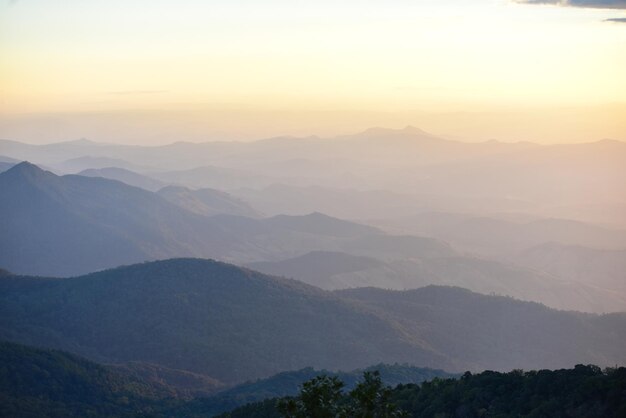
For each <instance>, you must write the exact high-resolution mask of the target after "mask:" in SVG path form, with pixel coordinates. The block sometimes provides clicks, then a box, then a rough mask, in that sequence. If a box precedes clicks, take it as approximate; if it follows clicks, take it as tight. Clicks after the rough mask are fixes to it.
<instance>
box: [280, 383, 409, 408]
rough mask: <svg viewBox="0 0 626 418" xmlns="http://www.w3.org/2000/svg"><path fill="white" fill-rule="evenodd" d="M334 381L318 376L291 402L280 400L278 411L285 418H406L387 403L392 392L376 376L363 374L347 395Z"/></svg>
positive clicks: (305, 384)
mask: <svg viewBox="0 0 626 418" xmlns="http://www.w3.org/2000/svg"><path fill="white" fill-rule="evenodd" d="M343 387H344V384H343V382H342V381H341V380H339V379H338V378H336V377H328V376H325V375H322V376H318V377H316V378H314V379H312V380H309V381H308V382H305V383H304V384H303V385H302V389H301V390H300V393H299V394H298V396H296V397H295V398H287V399H282V400H280V401H279V402H278V405H277V407H278V410H279V412H280V413H281V414H282V415H283V417H285V418H396V417H403V416H406V415H405V414H404V412H402V411H401V410H400V409H399V408H398V407H396V406H395V405H394V404H392V403H391V401H390V398H391V394H392V391H391V389H390V388H388V387H386V386H384V385H383V383H382V380H381V378H380V373H379V372H378V371H375V372H365V373H364V374H363V381H362V382H361V383H359V384H358V385H357V386H356V387H355V388H354V389H353V390H352V391H351V392H350V393H349V394H347V395H346V394H344V393H343V392H342V389H343Z"/></svg>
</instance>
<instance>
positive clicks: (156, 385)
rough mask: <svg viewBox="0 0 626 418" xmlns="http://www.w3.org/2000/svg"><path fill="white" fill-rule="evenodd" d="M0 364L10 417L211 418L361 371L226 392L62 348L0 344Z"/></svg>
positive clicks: (393, 369)
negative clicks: (102, 361) (312, 381)
mask: <svg viewBox="0 0 626 418" xmlns="http://www.w3.org/2000/svg"><path fill="white" fill-rule="evenodd" d="M0 364H2V365H3V367H2V368H1V369H0V416H3V417H12V418H22V417H67V416H81V417H82V416H90V417H112V416H115V417H122V416H128V417H131V416H133V417H134V416H144V417H173V416H181V417H182V416H185V417H189V416H202V417H210V416H214V415H216V414H219V413H223V412H226V411H229V410H231V409H234V408H237V407H239V406H242V405H245V404H246V403H249V402H255V401H262V400H264V399H269V398H276V397H280V396H293V395H295V394H296V393H297V391H298V388H299V386H300V385H301V384H302V383H304V382H305V381H307V380H309V379H311V378H313V377H315V376H317V375H319V374H322V373H323V374H328V375H333V376H337V377H338V378H340V379H342V380H343V381H345V382H347V383H348V387H354V385H356V383H357V381H358V379H359V378H360V376H361V375H362V373H363V372H364V370H355V371H352V372H335V373H333V372H327V371H319V370H318V371H316V370H313V369H312V368H307V369H303V370H299V371H294V372H283V373H280V374H278V375H276V376H272V377H270V378H268V379H263V380H257V381H255V382H250V383H245V384H242V385H238V386H235V387H230V388H227V389H225V388H224V386H223V385H217V384H213V385H212V386H211V387H210V388H209V385H207V382H209V381H211V379H210V378H208V377H206V376H201V375H193V376H191V377H190V376H189V375H190V374H189V373H185V372H182V371H179V370H170V369H164V368H162V367H160V366H156V365H151V364H143V365H141V371H138V366H137V365H136V364H123V365H101V364H98V363H94V362H92V361H89V360H86V359H84V358H82V357H79V356H76V355H74V354H69V353H67V352H63V351H58V350H47V349H38V348H33V347H29V346H24V345H20V344H14V343H8V342H0ZM148 370H150V372H148ZM367 370H376V371H379V372H380V373H381V377H382V379H383V381H384V382H385V383H386V384H388V385H393V386H395V385H397V384H408V383H413V384H415V383H421V382H423V381H427V380H431V379H433V378H436V377H439V378H448V377H453V376H454V375H451V374H449V373H446V372H444V371H441V370H433V369H425V368H417V367H412V366H407V365H384V364H380V365H377V366H374V367H371V368H368V369H366V370H365V371H367ZM213 383H215V382H213ZM192 395H195V397H193V398H192ZM192 399H193V400H192Z"/></svg>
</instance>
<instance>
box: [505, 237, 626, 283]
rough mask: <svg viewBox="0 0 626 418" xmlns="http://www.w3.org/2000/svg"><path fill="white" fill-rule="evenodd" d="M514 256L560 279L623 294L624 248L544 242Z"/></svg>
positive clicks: (625, 254)
mask: <svg viewBox="0 0 626 418" xmlns="http://www.w3.org/2000/svg"><path fill="white" fill-rule="evenodd" d="M515 260H516V261H517V262H518V263H520V264H522V265H525V266H530V267H533V268H535V269H537V270H539V271H545V272H548V273H550V274H553V275H555V276H557V277H561V278H563V279H569V280H577V281H579V282H581V283H586V284H589V285H593V286H598V287H602V288H605V289H612V290H615V291H619V292H620V293H622V294H626V250H598V249H594V248H586V247H582V246H574V245H562V244H557V243H548V244H543V245H539V246H536V247H532V248H529V249H527V250H525V251H523V252H522V253H521V254H519V255H518V256H517V257H516V258H515Z"/></svg>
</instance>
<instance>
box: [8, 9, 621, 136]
mask: <svg viewBox="0 0 626 418" xmlns="http://www.w3.org/2000/svg"><path fill="white" fill-rule="evenodd" d="M582 3H584V1H583V2H582ZM587 3H593V0H589V1H587ZM601 3H602V1H600V2H598V4H601ZM605 3H606V2H605ZM613 3H615V4H617V6H616V8H615V9H606V8H601V9H595V8H588V7H584V8H582V7H567V6H563V5H532V4H519V3H515V2H513V1H509V0H432V1H431V0H425V1H420V0H413V1H409V0H386V1H382V0H381V1H373V0H359V1H356V0H344V1H342V0H334V1H330V0H318V1H298V0H264V1H262V0H256V1H255V0H231V1H226V0H219V1H218V0H204V1H203V0H178V1H164V0H109V1H96V0H65V1H60V0H58V1H57V0H46V1H40V0H39V1H36V0H19V1H15V0H13V1H6V0H0V117H1V119H0V123H4V124H5V125H4V126H5V131H6V132H7V133H5V132H2V131H0V134H1V135H0V136H3V137H6V136H7V135H9V136H11V135H13V136H19V135H18V134H15V133H16V132H23V130H22V131H20V129H17V128H19V126H18V125H19V123H20V121H26V120H27V119H24V118H25V115H30V116H32V115H58V114H64V115H69V114H74V113H81V114H84V113H92V114H93V113H94V112H95V113H98V114H105V113H106V114H111V113H113V114H119V113H124V112H126V113H128V112H130V111H138V110H141V111H152V112H157V113H159V114H163V112H166V111H167V110H173V111H175V113H176V112H177V114H179V113H180V112H181V111H184V110H185V109H196V110H197V109H212V110H207V112H209V113H210V112H211V111H213V114H212V116H211V117H210V118H209V119H210V120H211V121H212V122H211V126H206V125H202V126H196V127H192V128H193V129H192V130H193V132H195V133H198V135H199V136H198V138H201V137H202V133H203V132H206V133H207V135H208V133H209V132H223V131H229V132H230V133H231V134H232V135H234V136H237V135H239V136H240V137H246V138H247V137H254V136H255V135H256V136H263V135H266V134H272V133H275V134H279V133H284V134H306V133H309V132H310V133H320V134H339V133H346V132H345V131H347V130H351V129H357V128H360V127H367V126H373V125H376V124H379V123H382V124H385V123H387V124H390V125H403V124H415V125H420V126H421V127H423V128H425V129H428V128H429V127H430V128H431V129H433V128H434V129H436V130H438V131H439V132H437V133H441V134H450V135H452V136H455V137H459V138H461V139H463V138H465V139H471V140H478V139H490V138H491V137H493V136H494V135H495V136H497V137H498V138H497V139H502V140H522V139H524V140H537V141H547V142H550V141H552V142H554V141H557V142H558V141H566V140H568V139H569V140H572V141H581V140H585V138H588V139H589V140H596V139H600V138H602V137H608V136H610V137H615V139H625V140H626V126H625V122H623V121H624V120H626V112H625V110H624V109H625V107H624V106H623V104H624V103H626V76H625V74H626V23H616V22H607V21H605V20H606V19H620V18H624V17H626V11H625V10H624V7H625V6H624V2H623V1H620V0H616V1H614V2H613ZM194 111H195V110H194ZM215 111H219V112H222V113H223V112H227V113H228V115H229V117H228V118H227V119H228V123H224V121H221V122H220V118H219V117H217V116H216V115H215ZM255 112H256V114H258V115H259V117H261V116H262V115H270V114H271V115H276V114H289V115H291V116H290V117H288V118H287V119H288V120H287V121H286V122H287V123H286V124H285V126H284V127H283V128H282V130H281V128H280V127H278V126H274V128H272V129H273V130H272V129H267V127H265V128H261V126H262V125H263V124H262V123H261V124H260V123H256V124H254V123H251V122H250V121H251V120H254V118H251V117H250V116H249V115H250V113H252V114H254V113H255ZM281 112H282V113H281ZM207 114H208V113H207ZM244 114H245V115H248V116H245V117H244V116H237V115H244ZM355 114H358V115H361V116H358V117H357V116H354V115H355ZM468 114H470V115H472V114H479V115H480V116H479V117H478V118H477V119H476V120H475V121H474V122H472V121H471V119H472V118H471V117H469V116H468ZM573 114H576V115H578V118H582V119H578V120H572V118H571V115H573ZM294 115H295V116H294ZM341 115H351V116H349V117H348V118H347V119H346V122H345V123H342V122H341V117H342V116H341ZM376 115H377V116H376ZM446 115H447V116H446ZM454 115H456V117H457V119H454V117H453V116H454ZM459 115H463V116H462V117H460V116H459ZM541 115H543V116H541ZM559 115H561V116H563V115H567V116H565V117H563V119H562V120H561V119H555V118H559ZM177 118H178V119H177ZM238 118H240V119H238ZM368 118H370V120H371V123H368ZM171 119H172V124H173V125H172V126H175V125H176V123H177V122H176V120H179V119H180V117H179V116H176V117H174V116H171ZM183 119H184V120H185V121H186V122H185V123H184V124H185V125H186V129H191V128H190V127H189V126H188V124H189V123H191V124H192V125H193V124H201V122H200V121H201V120H202V118H200V117H197V118H193V117H186V119H185V118H183ZM275 119H276V120H274V119H270V120H268V122H267V123H270V122H271V124H272V125H276V124H280V119H281V117H278V116H276V117H275ZM348 120H349V121H351V122H347V121H348ZM437 120H438V121H439V122H436V121H437ZM503 120H516V121H519V125H520V126H522V125H523V124H525V123H529V121H535V123H537V124H538V125H537V126H534V127H533V129H534V131H528V132H519V131H516V130H515V129H514V127H515V126H517V125H515V123H514V124H513V125H514V126H513V127H512V128H511V130H510V131H509V132H507V130H506V128H505V127H503V126H500V125H502V123H503ZM7 121H8V122H7ZM298 121H299V122H298ZM455 121H456V122H455ZM463 121H465V122H463ZM476 121H478V122H476ZM521 121H524V122H521ZM420 122H424V123H420ZM566 122H570V123H573V124H574V125H575V127H577V129H569V128H567V127H565V126H564V127H563V131H562V132H559V131H558V127H559V125H560V124H561V123H563V124H565V123H566ZM24 123H26V122H24ZM455 123H456V124H457V125H455ZM205 124H206V122H205ZM424 124H426V125H429V126H423V125H424ZM476 124H478V125H480V126H475V125H476ZM2 126H3V125H0V129H2ZM16 127H17V128H16ZM394 127H397V126H394ZM315 128H317V130H318V132H314V130H315ZM446 128H447V129H446ZM483 128H484V129H483ZM570 128H571V126H570ZM16 129H17V130H16ZM29 129H31V131H29V132H32V129H36V126H35V127H30V128H29ZM42 129H43V128H42ZM155 129H156V128H155ZM168 129H173V128H172V127H170V128H168ZM581 129H582V130H583V131H584V132H580V130H581ZM570 130H571V131H572V133H570V132H569V131H570ZM464 132H465V133H466V135H464ZM576 132H578V134H576ZM57 134H58V136H64V135H74V134H75V132H74V131H71V130H70V131H68V132H67V133H63V132H62V131H59V132H58V133H57ZM84 134H85V136H89V134H90V133H89V132H85V133H84ZM190 135H191V134H190ZM530 135H534V138H531V137H527V136H530ZM576 135H579V136H580V137H576ZM583 135H584V136H583ZM34 136H37V135H34ZM564 136H567V138H564ZM193 138H194V139H197V138H196V136H193ZM22 139H24V138H22ZM50 139H52V138H50ZM56 139H62V138H56ZM66 139H72V138H66ZM111 140H112V141H113V142H115V141H116V140H117V138H111Z"/></svg>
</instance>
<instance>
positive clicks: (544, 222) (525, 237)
mask: <svg viewBox="0 0 626 418" xmlns="http://www.w3.org/2000/svg"><path fill="white" fill-rule="evenodd" d="M510 218H511V219H503V218H497V217H495V216H491V217H487V216H482V217H478V216H475V215H469V214H454V213H439V212H428V213H421V214H418V215H415V216H412V217H410V218H396V219H389V220H387V221H380V222H374V223H375V224H376V225H380V226H383V227H386V229H389V230H390V231H405V233H406V232H408V233H412V234H417V235H421V236H428V237H435V238H439V239H442V240H445V241H446V242H449V243H451V244H452V245H454V246H455V247H456V248H459V249H463V250H466V251H470V252H472V253H476V254H484V255H508V256H513V255H516V254H517V253H519V252H520V251H523V250H526V249H528V248H530V247H534V246H537V245H541V244H545V243H548V242H555V243H561V244H567V245H581V246H587V247H596V248H600V249H626V230H620V229H609V228H606V227H602V226H597V225H593V224H589V223H584V222H579V221H573V220H566V219H530V220H527V219H524V218H523V217H521V219H519V220H514V219H512V217H510Z"/></svg>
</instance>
